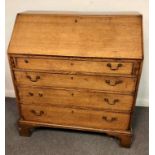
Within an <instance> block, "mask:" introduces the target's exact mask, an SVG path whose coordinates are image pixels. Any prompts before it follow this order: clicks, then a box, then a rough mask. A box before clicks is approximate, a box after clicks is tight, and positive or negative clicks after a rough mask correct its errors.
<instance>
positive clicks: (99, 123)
mask: <svg viewBox="0 0 155 155" xmlns="http://www.w3.org/2000/svg"><path fill="white" fill-rule="evenodd" d="M21 112H22V116H23V118H24V119H25V120H27V121H37V122H43V123H52V124H58V125H64V126H65V125H67V126H76V127H87V128H94V129H117V130H127V129H128V125H129V120H130V115H129V114H124V113H112V112H105V111H93V110H89V111H88V110H83V109H71V108H60V107H52V106H46V107H43V106H34V105H21Z"/></svg>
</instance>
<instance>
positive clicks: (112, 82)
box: [105, 80, 123, 86]
mask: <svg viewBox="0 0 155 155" xmlns="http://www.w3.org/2000/svg"><path fill="white" fill-rule="evenodd" d="M105 82H106V83H107V84H108V85H110V86H116V85H118V84H121V83H122V82H123V81H122V80H105Z"/></svg>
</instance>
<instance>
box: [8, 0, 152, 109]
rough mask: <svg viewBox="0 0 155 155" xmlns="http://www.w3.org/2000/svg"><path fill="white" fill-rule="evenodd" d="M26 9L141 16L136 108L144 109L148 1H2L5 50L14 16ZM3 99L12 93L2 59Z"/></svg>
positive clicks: (147, 93) (146, 86)
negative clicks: (140, 66)
mask: <svg viewBox="0 0 155 155" xmlns="http://www.w3.org/2000/svg"><path fill="white" fill-rule="evenodd" d="M26 10H41V11H44V10H46V11H81V12H124V11H127V12H131V11H134V12H135V11H136V12H139V13H141V14H142V15H143V30H144V56H145V58H144V65H143V72H142V77H141V81H140V87H139V92H138V98H137V105H139V106H148V105H149V104H148V100H149V82H148V80H149V77H148V76H149V73H148V72H149V71H148V68H149V66H148V64H149V63H148V61H149V58H148V56H149V47H148V42H149V38H148V37H149V36H148V35H149V34H148V29H149V28H148V20H149V17H148V0H108V1H107V0H6V51H7V47H8V44H9V40H10V37H11V33H12V29H13V25H14V22H15V17H16V14H17V13H18V12H22V11H26ZM5 94H6V96H7V97H14V96H15V94H14V90H13V85H12V80H11V75H10V70H9V65H8V60H7V56H6V91H5Z"/></svg>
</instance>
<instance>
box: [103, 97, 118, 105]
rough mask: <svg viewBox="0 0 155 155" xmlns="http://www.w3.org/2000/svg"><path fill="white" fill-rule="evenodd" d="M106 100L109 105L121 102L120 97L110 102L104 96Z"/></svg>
mask: <svg viewBox="0 0 155 155" xmlns="http://www.w3.org/2000/svg"><path fill="white" fill-rule="evenodd" d="M104 101H105V102H107V104H109V105H115V104H116V103H117V102H119V99H115V100H113V102H110V101H109V99H108V98H104Z"/></svg>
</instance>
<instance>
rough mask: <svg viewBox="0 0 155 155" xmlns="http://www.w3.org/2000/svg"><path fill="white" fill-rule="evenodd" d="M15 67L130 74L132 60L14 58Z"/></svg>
mask: <svg viewBox="0 0 155 155" xmlns="http://www.w3.org/2000/svg"><path fill="white" fill-rule="evenodd" d="M16 62H17V66H16V67H17V68H21V69H32V70H50V71H68V72H69V71H70V72H73V71H74V72H92V73H110V74H131V73H132V68H133V63H132V62H121V61H120V62H115V61H114V62H112V61H107V62H100V61H98V62H97V61H80V60H69V59H68V60H66V59H47V58H46V59H41V58H27V57H26V58H23V57H19V58H16Z"/></svg>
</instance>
